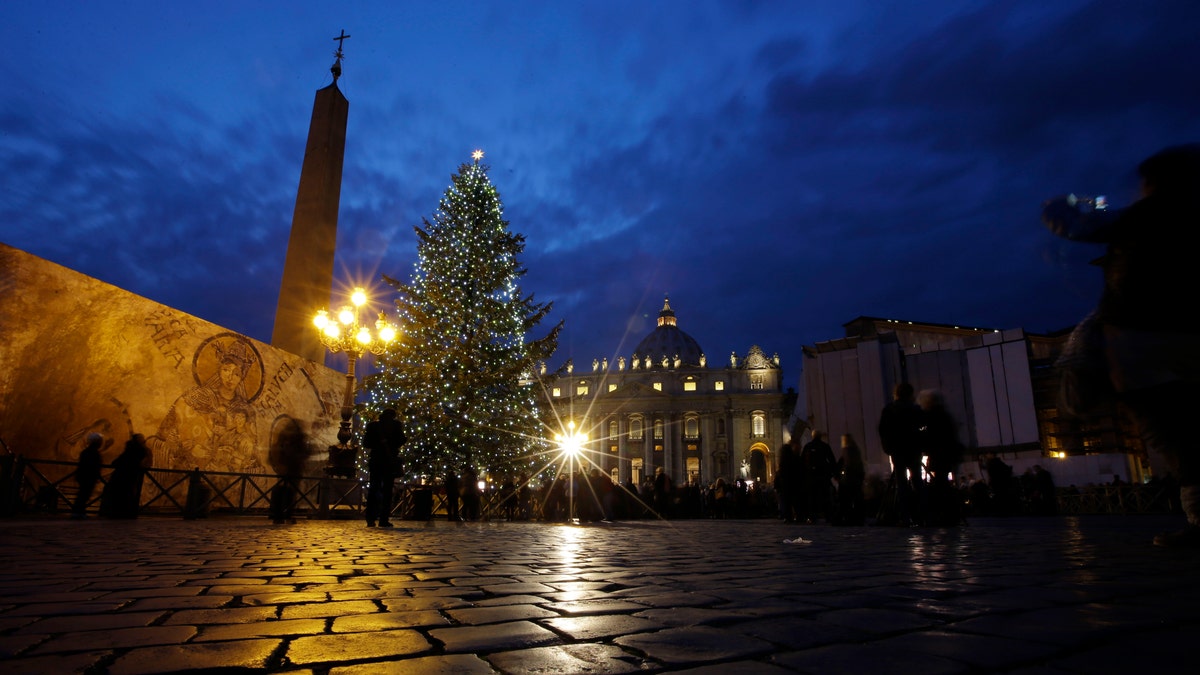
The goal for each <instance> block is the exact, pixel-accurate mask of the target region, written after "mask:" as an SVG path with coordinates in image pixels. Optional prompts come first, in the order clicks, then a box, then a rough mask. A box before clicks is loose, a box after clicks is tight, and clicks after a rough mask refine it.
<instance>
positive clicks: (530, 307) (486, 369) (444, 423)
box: [368, 150, 562, 478]
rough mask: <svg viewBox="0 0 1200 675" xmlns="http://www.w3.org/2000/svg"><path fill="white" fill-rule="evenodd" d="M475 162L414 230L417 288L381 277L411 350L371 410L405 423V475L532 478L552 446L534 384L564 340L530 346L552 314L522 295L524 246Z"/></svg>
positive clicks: (387, 369)
mask: <svg viewBox="0 0 1200 675" xmlns="http://www.w3.org/2000/svg"><path fill="white" fill-rule="evenodd" d="M471 158H472V160H473V161H472V162H471V163H466V164H462V165H460V166H459V168H458V172H457V173H456V174H454V175H453V176H452V177H451V184H450V186H449V187H448V188H447V189H446V191H445V193H444V194H443V195H442V199H441V200H440V201H439V203H438V208H437V210H436V211H435V212H434V214H433V216H432V217H431V218H426V219H424V221H423V225H424V226H423V227H415V228H414V230H415V232H416V235H417V262H416V264H415V266H414V271H413V274H412V277H411V279H410V280H409V282H408V283H404V282H401V281H398V280H396V279H393V278H390V277H387V276H386V275H385V277H384V279H385V280H386V281H387V282H388V283H389V284H391V285H392V286H393V287H394V288H395V289H396V291H397V293H398V298H397V301H396V308H397V312H398V315H399V317H400V322H401V325H403V326H404V334H405V339H404V344H403V345H401V346H400V347H399V348H397V349H394V350H389V351H388V352H387V353H385V354H384V355H383V357H382V358H381V359H380V360H379V364H380V369H379V373H378V374H377V375H375V376H374V377H372V378H371V379H370V382H369V384H368V391H369V392H370V397H371V403H370V405H371V406H372V407H374V408H380V409H382V408H384V407H387V406H392V407H395V408H396V409H397V410H403V411H404V415H405V429H406V433H407V436H408V442H407V443H406V445H405V459H406V466H411V467H413V468H414V469H415V470H416V471H417V472H418V473H421V474H424V475H426V476H428V477H431V478H432V477H441V476H444V475H445V473H446V471H447V470H449V469H450V468H451V467H454V468H459V467H461V466H462V465H463V464H464V463H469V464H471V465H473V466H475V467H476V468H477V469H479V470H480V471H479V473H480V475H483V474H485V473H489V472H490V473H492V474H493V475H495V474H498V473H504V472H510V473H521V472H527V473H532V471H533V470H535V468H536V465H535V460H534V459H533V458H534V456H535V455H536V454H537V450H539V449H544V447H543V446H545V445H546V441H545V439H544V434H543V432H542V431H541V425H540V422H539V419H540V416H539V411H538V403H537V401H538V397H537V392H536V391H535V390H534V389H533V384H532V383H531V382H530V379H529V373H530V372H534V366H535V364H537V363H539V362H542V361H545V360H547V359H548V358H549V357H550V356H551V355H552V354H553V353H554V350H555V348H556V347H557V344H558V333H559V331H560V330H561V328H562V325H561V323H560V324H558V325H557V326H555V327H553V328H552V329H551V330H550V331H549V333H548V334H546V335H545V336H543V337H541V338H537V339H532V340H531V339H527V336H528V335H529V334H530V333H531V332H533V331H534V330H535V329H536V328H537V327H538V325H539V323H540V322H541V321H542V319H543V318H545V316H546V315H547V314H548V313H549V311H550V308H551V305H550V304H548V303H545V304H544V303H538V302H535V301H534V299H533V296H532V295H530V296H525V295H524V294H523V293H522V291H521V288H520V280H521V277H523V276H524V274H525V270H524V268H523V267H522V265H521V264H520V262H519V260H518V257H519V255H520V254H521V253H522V252H523V251H524V248H525V238H524V237H523V236H521V235H519V234H514V233H512V232H511V231H510V230H509V223H508V221H506V220H505V219H504V212H503V207H502V204H501V200H500V195H499V193H498V192H497V191H496V188H495V187H494V186H493V185H492V183H491V181H490V180H489V178H488V167H486V166H485V165H483V164H481V163H480V160H481V159H482V158H483V151H482V150H475V151H474V152H472V153H471Z"/></svg>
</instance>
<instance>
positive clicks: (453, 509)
mask: <svg viewBox="0 0 1200 675" xmlns="http://www.w3.org/2000/svg"><path fill="white" fill-rule="evenodd" d="M460 489H461V488H460V487H459V484H458V470H456V469H455V468H454V467H450V468H449V469H448V470H447V471H446V520H449V521H453V522H456V523H457V522H462V516H460V515H459V514H458V497H459V490H460Z"/></svg>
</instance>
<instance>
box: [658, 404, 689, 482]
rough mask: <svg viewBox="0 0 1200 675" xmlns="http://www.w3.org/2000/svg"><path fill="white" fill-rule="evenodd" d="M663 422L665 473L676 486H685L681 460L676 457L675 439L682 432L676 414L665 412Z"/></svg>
mask: <svg viewBox="0 0 1200 675" xmlns="http://www.w3.org/2000/svg"><path fill="white" fill-rule="evenodd" d="M662 421H663V471H666V472H667V475H668V476H670V477H671V481H672V482H673V483H675V484H676V485H682V484H683V479H684V476H683V473H684V472H683V471H681V470H680V468H679V458H678V457H676V456H675V450H676V448H675V446H676V443H675V439H676V438H678V437H679V435H680V434H681V432H682V430H681V429H680V428H679V425H678V424H677V420H676V419H675V414H674V413H671V412H664V413H663V416H662Z"/></svg>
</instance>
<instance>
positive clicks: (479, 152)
mask: <svg viewBox="0 0 1200 675" xmlns="http://www.w3.org/2000/svg"><path fill="white" fill-rule="evenodd" d="M471 159H474V160H475V163H476V164H478V163H479V160H481V159H483V150H476V151H475V152H472V153H471Z"/></svg>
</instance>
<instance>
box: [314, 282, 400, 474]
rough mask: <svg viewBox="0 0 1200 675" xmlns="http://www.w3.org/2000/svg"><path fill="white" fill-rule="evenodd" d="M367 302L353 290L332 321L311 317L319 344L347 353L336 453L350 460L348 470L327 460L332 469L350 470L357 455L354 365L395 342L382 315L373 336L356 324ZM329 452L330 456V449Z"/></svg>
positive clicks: (323, 312)
mask: <svg viewBox="0 0 1200 675" xmlns="http://www.w3.org/2000/svg"><path fill="white" fill-rule="evenodd" d="M367 302H368V299H367V292H366V291H365V290H364V289H363V288H362V287H356V288H355V289H354V292H353V293H351V294H350V304H349V305H343V306H342V308H341V309H339V310H338V312H337V314H336V315H335V316H334V317H332V318H331V317H330V316H329V312H327V311H326V310H324V309H322V310H320V311H319V312H317V315H316V316H315V317H313V325H315V326H316V327H317V330H318V331H320V332H319V335H320V338H321V344H323V345H325V348H326V349H328V350H329V351H330V352H331V353H333V354H337V353H338V352H345V353H346V361H347V365H346V393H345V396H344V397H343V399H342V424H341V427H340V428H339V429H338V434H337V438H338V445H337V446H336V449H337V451H338V454H339V455H340V456H341V457H342V458H344V459H349V460H350V463H349V467H345V466H344V465H343V463H342V462H337V461H335V459H334V457H332V456H331V457H330V464H331V465H333V466H335V467H339V468H343V469H352V467H353V465H354V463H353V457H354V455H356V454H357V449H356V448H355V447H354V446H353V445H352V444H351V443H350V440H351V439H352V438H353V437H354V432H353V431H352V430H351V424H350V418H351V416H352V415H353V414H354V389H355V384H356V380H355V376H354V364H355V362H357V361H358V359H359V357H361V356H362V355H363V354H365V353H366V352H371V353H372V354H382V353H383V351H384V350H385V349H387V346H388V344H390V343H391V342H392V340H395V339H396V328H395V327H394V326H392V324H391V323H389V322H388V320H387V316H386V315H385V314H384V313H383V312H380V313H379V318H378V319H377V320H376V321H375V330H374V332H372V331H371V328H370V327H368V326H366V325H364V324H362V323H360V322H359V312H360V311H362V309H363V307H364V306H365V305H366V304H367ZM330 452H331V455H332V452H333V448H331V449H330Z"/></svg>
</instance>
